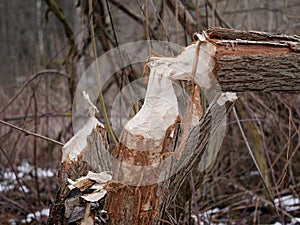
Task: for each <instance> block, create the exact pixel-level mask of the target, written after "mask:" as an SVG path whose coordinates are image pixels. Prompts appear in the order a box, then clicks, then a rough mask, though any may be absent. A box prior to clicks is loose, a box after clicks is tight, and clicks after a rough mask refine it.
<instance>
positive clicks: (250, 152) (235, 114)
mask: <svg viewBox="0 0 300 225" xmlns="http://www.w3.org/2000/svg"><path fill="white" fill-rule="evenodd" d="M232 111H233V114H234V117H235V119H236V121H237V124H238V127H239V129H240V131H241V134H242V136H243V139H244V141H245V144H246V147H247V149H248V152H249V154H250V156H251V158H252V161H253V163H254V165H255V167H256V169H257V171H258V174H259V176H260V179H261V181H262V183H263V185H264V187H265V189H266V191H267V194H268V197H269V199H270V200H271V202H272V204H273V206H274V208H275V210H276V213H277V215H278V218H279V219H280V221H281V222H282V224H285V223H284V221H283V218H282V217H281V216H280V213H279V210H278V208H277V206H276V204H275V202H274V199H273V198H272V195H271V191H270V189H269V187H268V185H267V184H266V181H265V179H264V176H263V174H262V172H261V170H260V168H259V165H258V163H257V160H256V158H255V156H254V154H253V151H252V149H251V147H250V144H249V142H248V140H247V137H246V134H245V132H244V130H243V127H242V125H241V123H240V121H239V117H238V115H237V112H236V110H235V107H233V109H232ZM279 200H280V198H279Z"/></svg>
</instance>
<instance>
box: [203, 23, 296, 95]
mask: <svg viewBox="0 0 300 225" xmlns="http://www.w3.org/2000/svg"><path fill="white" fill-rule="evenodd" d="M207 33H208V35H209V37H210V39H211V41H212V42H214V43H215V44H216V46H217V52H216V55H215V59H216V66H215V69H214V74H215V77H216V79H217V80H218V82H219V84H220V85H221V88H222V91H232V92H243V91H259V92H284V93H299V92H300V37H299V36H297V35H291V36H288V35H284V34H270V33H266V32H259V31H250V32H245V31H237V30H232V29H224V28H211V29H210V30H208V31H207Z"/></svg>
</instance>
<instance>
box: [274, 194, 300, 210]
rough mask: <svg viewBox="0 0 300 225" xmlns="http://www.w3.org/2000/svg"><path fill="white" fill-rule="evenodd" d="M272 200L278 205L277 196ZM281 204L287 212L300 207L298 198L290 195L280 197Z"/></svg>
mask: <svg viewBox="0 0 300 225" xmlns="http://www.w3.org/2000/svg"><path fill="white" fill-rule="evenodd" d="M274 202H275V204H276V205H277V206H278V205H279V200H278V198H275V199H274ZM281 204H282V206H283V207H284V209H285V210H286V211H288V212H291V211H296V210H298V209H300V199H299V198H295V197H293V196H292V195H287V196H283V197H282V198H281Z"/></svg>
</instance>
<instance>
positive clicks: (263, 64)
mask: <svg viewBox="0 0 300 225" xmlns="http://www.w3.org/2000/svg"><path fill="white" fill-rule="evenodd" d="M207 34H208V37H209V38H208V40H209V41H210V42H211V43H213V44H215V46H216V49H217V51H216V54H215V56H214V58H215V66H214V68H213V72H214V75H215V77H216V79H217V81H218V82H219V84H220V86H221V89H222V91H233V92H244V91H259V92H272V91H276V92H284V93H287V92H289V93H299V91H300V57H299V54H300V53H299V51H300V40H299V37H297V36H286V35H272V34H268V33H263V32H241V31H235V30H228V29H222V28H212V29H211V30H208V31H207ZM191 60H193V59H192V58H191ZM217 106H218V103H217V101H213V102H212V103H211V104H210V105H209V107H208V108H207V109H206V111H205V112H204V114H203V116H202V118H201V120H200V121H199V122H198V123H197V124H196V125H195V126H193V128H192V129H191V130H190V132H189V134H188V137H187V139H186V140H185V145H184V148H183V152H182V154H181V158H180V160H181V163H182V168H181V169H180V170H179V171H178V172H177V173H176V174H174V175H173V176H171V177H170V178H168V179H166V180H164V181H163V182H160V183H151V184H149V185H144V186H131V185H126V184H122V183H120V182H115V181H114V180H112V181H110V182H108V183H106V184H104V186H105V189H106V191H107V195H106V197H105V198H101V199H99V200H98V201H95V202H93V203H89V202H86V201H83V200H82V198H81V196H82V195H83V194H86V192H88V193H90V192H91V190H89V188H90V187H91V186H92V185H91V183H92V184H95V181H94V180H91V179H90V180H86V182H87V183H88V184H89V185H87V186H86V188H82V187H80V188H79V187H78V186H76V185H75V187H76V188H75V189H73V190H72V191H70V190H69V189H68V185H69V184H70V182H69V181H68V180H67V178H69V179H72V180H75V179H78V178H80V177H82V176H85V175H87V173H88V170H92V171H93V172H96V173H100V172H102V171H104V170H107V168H109V167H107V164H111V163H114V162H115V161H114V162H111V160H112V158H110V157H107V156H105V154H104V155H103V156H102V157H98V154H99V152H100V153H103V152H104V153H105V151H108V149H107V145H106V144H105V141H104V140H105V139H104V137H105V134H101V135H100V131H99V130H98V131H97V128H96V127H93V128H92V129H91V130H90V132H89V133H88V134H87V135H86V137H85V138H86V139H87V141H86V144H85V145H84V148H83V149H84V150H82V151H81V153H80V154H79V155H78V157H77V160H71V161H70V160H69V159H68V158H66V159H64V160H63V164H62V168H61V172H60V176H59V179H60V184H59V185H60V187H59V191H58V194H57V198H56V202H55V203H54V204H53V206H52V207H51V212H50V218H49V224H67V221H68V220H70V218H72V221H81V224H93V223H94V222H95V221H102V223H103V221H107V216H108V217H109V220H108V224H159V223H162V224H164V222H165V221H171V219H170V217H168V215H167V214H166V210H167V209H168V208H170V206H171V203H172V202H173V201H174V199H175V198H176V196H177V194H178V193H180V191H181V190H180V187H181V184H182V183H183V182H184V181H185V178H186V177H187V175H188V174H189V173H190V171H192V170H194V169H195V168H196V167H197V166H198V163H199V161H200V160H201V157H203V154H204V152H205V150H206V149H207V146H208V141H209V139H210V135H214V134H215V133H216V132H217V130H218V128H219V127H218V125H219V124H220V123H221V122H218V121H219V120H220V121H221V120H222V115H221V112H220V111H219V110H218V109H217ZM232 106H233V103H232V102H229V103H226V105H225V108H226V112H229V111H230V110H231V108H232ZM213 111H214V112H216V113H215V115H214V117H213V118H212V112H213ZM159 117H160V115H157V118H158V119H159ZM212 120H214V121H212ZM216 121H217V122H216ZM183 126H184V124H183ZM173 128H174V127H173ZM101 132H105V130H104V129H103V130H102V131H101ZM174 134H175V135H176V136H175V138H173V140H172V141H167V140H165V139H163V142H162V146H161V149H159V150H157V149H154V150H153V149H151V148H148V149H147V148H146V149H145V150H147V151H143V152H142V153H136V152H134V151H133V150H131V149H127V148H126V146H124V145H122V144H120V145H119V147H117V148H115V149H114V151H113V155H114V156H115V157H116V158H117V159H118V160H120V161H124V162H126V161H128V162H134V163H135V164H136V165H148V163H149V161H151V160H153V158H152V156H153V155H155V154H156V153H157V152H156V151H159V154H161V157H162V159H164V157H167V155H164V154H163V153H164V152H163V151H164V150H165V149H166V148H168V146H169V147H170V146H172V147H173V148H174V149H175V151H176V150H177V151H178V145H176V138H177V135H178V137H179V139H180V135H179V134H180V132H178V133H176V132H175V133H174ZM168 135H169V134H168ZM168 135H167V134H166V136H165V137H164V138H166V137H168ZM82 137H84V136H81V138H82ZM76 138H79V137H78V136H77V137H76V136H74V139H76ZM134 138H136V139H134ZM132 140H135V141H136V142H139V141H140V140H143V139H139V138H138V135H136V136H135V137H133V139H132ZM132 140H131V141H132ZM73 141H74V140H73ZM66 145H67V144H66ZM137 146H138V145H137ZM144 146H147V145H144ZM150 146H151V143H150ZM73 147H74V146H73ZM172 147H171V148H172ZM68 148H70V145H68ZM64 149H66V146H65V147H64ZM71 149H72V147H71ZM137 150H139V149H138V148H137V149H135V151H137ZM71 151H72V150H71ZM166 152H168V151H166ZM168 154H169V152H168ZM150 164H151V162H150ZM97 165H98V166H97ZM118 166H119V165H118V163H115V164H113V168H114V169H115V171H114V172H120V171H118V168H119V167H118ZM121 172H122V173H123V174H118V175H115V174H114V176H115V177H118V176H119V177H118V178H120V177H122V176H123V175H124V173H125V174H126V173H128V174H126V176H127V175H130V176H132V177H133V178H134V179H140V180H141V182H143V181H144V180H143V175H144V174H143V173H139V171H137V172H136V171H126V170H123V171H121ZM135 172H136V173H135ZM156 176H157V175H156V174H155V173H153V179H157V177H156ZM187 186H188V185H185V188H187ZM184 193H189V190H184ZM180 197H181V198H183V199H181V200H180V202H182V203H183V202H185V201H188V199H189V198H190V195H182V196H180ZM184 199H185V200H184ZM166 223H168V222H166Z"/></svg>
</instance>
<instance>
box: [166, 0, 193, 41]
mask: <svg viewBox="0 0 300 225" xmlns="http://www.w3.org/2000/svg"><path fill="white" fill-rule="evenodd" d="M176 4H178V5H177V7H178V20H179V22H180V24H181V26H182V27H184V28H185V29H186V33H187V34H188V35H190V36H192V35H193V34H194V33H195V32H196V31H197V23H196V21H195V19H194V18H193V16H192V15H191V14H190V13H189V11H188V10H187V9H186V7H185V6H184V5H183V4H182V2H181V1H180V0H167V5H168V7H169V8H170V9H171V11H172V12H173V13H174V14H175V11H176Z"/></svg>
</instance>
